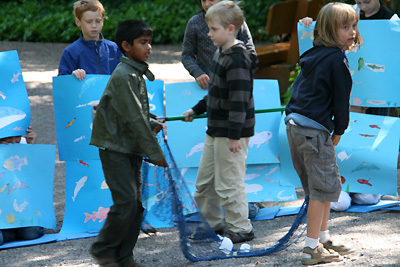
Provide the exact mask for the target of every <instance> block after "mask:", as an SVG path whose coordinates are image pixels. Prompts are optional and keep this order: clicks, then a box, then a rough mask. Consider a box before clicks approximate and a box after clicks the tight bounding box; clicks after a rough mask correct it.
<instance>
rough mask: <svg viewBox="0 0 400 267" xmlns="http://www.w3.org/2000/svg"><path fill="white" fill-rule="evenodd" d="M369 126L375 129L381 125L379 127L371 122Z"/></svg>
mask: <svg viewBox="0 0 400 267" xmlns="http://www.w3.org/2000/svg"><path fill="white" fill-rule="evenodd" d="M369 127H371V128H375V129H380V128H381V127H379V126H378V125H376V124H371V125H370V126H369Z"/></svg>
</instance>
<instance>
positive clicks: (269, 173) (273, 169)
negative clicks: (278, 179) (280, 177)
mask: <svg viewBox="0 0 400 267" xmlns="http://www.w3.org/2000/svg"><path fill="white" fill-rule="evenodd" d="M278 169H279V167H278V166H276V167H275V168H272V169H271V170H270V171H269V172H268V173H267V174H266V175H265V177H268V176H270V175H271V174H273V173H274V172H276V171H277V170H278Z"/></svg>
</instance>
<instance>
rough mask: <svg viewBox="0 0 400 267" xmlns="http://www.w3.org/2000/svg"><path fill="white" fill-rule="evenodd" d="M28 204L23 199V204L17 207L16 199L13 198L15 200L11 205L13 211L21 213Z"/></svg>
mask: <svg viewBox="0 0 400 267" xmlns="http://www.w3.org/2000/svg"><path fill="white" fill-rule="evenodd" d="M28 204H29V203H28V201H26V200H25V199H24V202H22V204H21V205H18V203H17V199H16V198H15V199H14V203H13V208H14V210H15V211H17V212H23V211H24V210H25V209H26V206H27V205H28Z"/></svg>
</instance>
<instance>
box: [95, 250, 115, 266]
mask: <svg viewBox="0 0 400 267" xmlns="http://www.w3.org/2000/svg"><path fill="white" fill-rule="evenodd" d="M90 255H91V256H92V258H93V259H94V260H95V261H96V262H97V264H98V265H99V266H101V267H120V266H119V263H118V262H117V261H116V260H115V259H113V258H99V257H97V256H95V255H94V254H93V253H92V252H90Z"/></svg>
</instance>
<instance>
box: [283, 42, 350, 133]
mask: <svg viewBox="0 0 400 267" xmlns="http://www.w3.org/2000/svg"><path fill="white" fill-rule="evenodd" d="M300 67H301V71H300V73H299V75H298V76H297V78H296V80H295V82H294V83H293V89H292V95H291V98H290V100H289V103H288V104H287V105H286V115H287V117H286V119H285V121H286V122H287V121H288V120H289V119H290V118H295V119H294V122H295V123H296V124H299V125H302V126H308V125H305V124H304V122H302V119H301V118H304V117H305V118H308V119H311V120H313V121H315V122H317V123H319V124H320V125H322V126H323V127H325V128H326V129H327V130H328V131H329V132H332V131H333V134H335V135H342V134H343V133H344V131H345V130H346V128H347V126H348V124H349V109H350V103H349V102H350V91H351V86H352V79H351V75H350V71H349V64H348V60H347V58H346V56H345V54H344V53H343V51H341V50H340V49H338V48H334V47H325V46H314V47H313V48H311V49H310V50H308V51H306V52H305V53H304V54H303V55H302V56H301V57H300ZM291 113H294V114H292V115H290V114H291ZM296 114H300V115H302V116H297V117H296V116H295V115H296ZM313 128H318V127H313Z"/></svg>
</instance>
